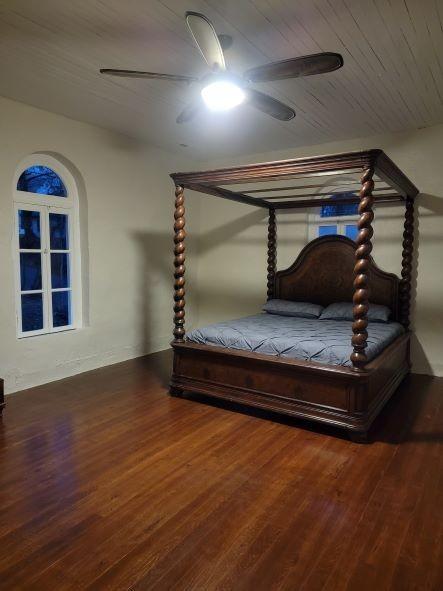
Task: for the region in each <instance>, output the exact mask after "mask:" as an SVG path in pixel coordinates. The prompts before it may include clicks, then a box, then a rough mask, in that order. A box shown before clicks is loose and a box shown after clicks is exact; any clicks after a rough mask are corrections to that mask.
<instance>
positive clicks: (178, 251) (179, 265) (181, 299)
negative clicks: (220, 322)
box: [173, 185, 186, 341]
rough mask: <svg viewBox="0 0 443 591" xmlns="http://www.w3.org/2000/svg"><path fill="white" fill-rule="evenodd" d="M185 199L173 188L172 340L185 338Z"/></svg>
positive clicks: (181, 190) (180, 192) (178, 190)
mask: <svg viewBox="0 0 443 591" xmlns="http://www.w3.org/2000/svg"><path fill="white" fill-rule="evenodd" d="M184 202H185V198H184V194H183V187H182V186H180V185H177V186H176V187H175V211H174V245H175V246H174V267H175V269H174V333H173V334H174V339H175V340H176V341H184V337H185V237H186V232H185V206H184Z"/></svg>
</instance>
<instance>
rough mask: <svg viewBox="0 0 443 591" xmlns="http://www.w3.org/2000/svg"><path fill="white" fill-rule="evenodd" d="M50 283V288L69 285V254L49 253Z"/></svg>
mask: <svg viewBox="0 0 443 591" xmlns="http://www.w3.org/2000/svg"><path fill="white" fill-rule="evenodd" d="M51 285H52V289H58V288H60V287H70V277H69V254H62V253H52V254H51Z"/></svg>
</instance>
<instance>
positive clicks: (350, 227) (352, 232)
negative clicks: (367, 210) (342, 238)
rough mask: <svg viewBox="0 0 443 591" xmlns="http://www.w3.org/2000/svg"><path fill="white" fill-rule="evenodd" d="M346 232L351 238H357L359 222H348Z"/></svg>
mask: <svg viewBox="0 0 443 591" xmlns="http://www.w3.org/2000/svg"><path fill="white" fill-rule="evenodd" d="M345 234H346V236H347V237H348V238H350V239H351V240H355V239H356V238H357V234H358V228H357V224H346V226H345Z"/></svg>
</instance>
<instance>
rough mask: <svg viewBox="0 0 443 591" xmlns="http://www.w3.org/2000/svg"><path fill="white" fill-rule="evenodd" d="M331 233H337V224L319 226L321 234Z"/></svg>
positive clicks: (319, 233)
mask: <svg viewBox="0 0 443 591" xmlns="http://www.w3.org/2000/svg"><path fill="white" fill-rule="evenodd" d="M329 234H337V226H319V227H318V235H319V236H329Z"/></svg>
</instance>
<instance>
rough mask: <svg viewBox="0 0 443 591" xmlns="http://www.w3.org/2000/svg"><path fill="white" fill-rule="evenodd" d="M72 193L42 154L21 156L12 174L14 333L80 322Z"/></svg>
mask: <svg viewBox="0 0 443 591" xmlns="http://www.w3.org/2000/svg"><path fill="white" fill-rule="evenodd" d="M79 237H80V234H79V227H78V195H77V188H76V184H75V180H74V178H73V177H72V175H71V174H70V173H69V171H68V170H67V169H66V168H65V167H64V166H63V165H62V164H61V163H60V162H58V161H57V159H55V158H53V157H52V156H49V155H46V154H34V155H32V156H30V157H28V158H26V159H25V160H24V161H23V162H22V163H21V165H20V167H19V168H18V169H17V173H16V175H15V178H14V237H13V240H14V248H13V252H14V253H15V256H14V267H15V276H16V318H17V336H18V337H19V338H23V337H28V336H35V335H41V334H47V333H55V332H60V331H65V330H72V329H74V328H78V327H79V326H80V322H81V285H80V278H81V275H80V240H79Z"/></svg>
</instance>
